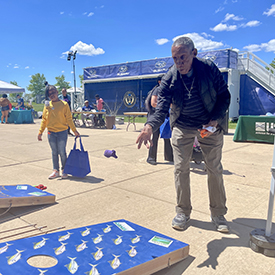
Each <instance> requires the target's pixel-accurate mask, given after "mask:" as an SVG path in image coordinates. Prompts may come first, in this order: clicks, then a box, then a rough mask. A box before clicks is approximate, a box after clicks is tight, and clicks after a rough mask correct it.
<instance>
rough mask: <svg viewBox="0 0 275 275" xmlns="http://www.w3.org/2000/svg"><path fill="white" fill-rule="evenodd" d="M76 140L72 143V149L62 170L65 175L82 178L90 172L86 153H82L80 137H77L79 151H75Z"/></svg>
mask: <svg viewBox="0 0 275 275" xmlns="http://www.w3.org/2000/svg"><path fill="white" fill-rule="evenodd" d="M76 140H77V138H75V141H74V147H73V149H72V150H71V152H70V154H69V156H68V159H67V161H66V165H65V168H64V173H65V174H70V175H72V176H74V177H79V178H84V177H85V176H86V175H88V174H89V173H90V172H91V168H90V162H89V156H88V152H87V151H84V147H83V145H82V141H81V137H79V142H80V150H79V149H76Z"/></svg>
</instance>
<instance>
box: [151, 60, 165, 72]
mask: <svg viewBox="0 0 275 275" xmlns="http://www.w3.org/2000/svg"><path fill="white" fill-rule="evenodd" d="M165 67H166V62H165V61H163V60H162V61H158V62H157V63H156V64H155V69H154V70H153V72H154V73H160V72H165V71H167V69H166V68H165Z"/></svg>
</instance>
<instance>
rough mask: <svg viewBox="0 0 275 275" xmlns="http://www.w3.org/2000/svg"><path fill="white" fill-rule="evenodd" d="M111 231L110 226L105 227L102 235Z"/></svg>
mask: <svg viewBox="0 0 275 275" xmlns="http://www.w3.org/2000/svg"><path fill="white" fill-rule="evenodd" d="M111 230H112V228H111V225H107V227H106V228H103V232H104V233H108V232H110V231H111Z"/></svg>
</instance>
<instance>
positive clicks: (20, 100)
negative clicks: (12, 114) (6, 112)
mask: <svg viewBox="0 0 275 275" xmlns="http://www.w3.org/2000/svg"><path fill="white" fill-rule="evenodd" d="M16 97H17V105H16V108H17V109H20V108H21V109H22V108H24V107H25V105H24V99H23V98H22V97H21V96H20V94H18V95H16Z"/></svg>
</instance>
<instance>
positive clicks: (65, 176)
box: [61, 170, 68, 179]
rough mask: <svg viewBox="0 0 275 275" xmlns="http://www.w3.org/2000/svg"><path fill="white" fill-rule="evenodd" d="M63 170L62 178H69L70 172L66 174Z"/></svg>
mask: <svg viewBox="0 0 275 275" xmlns="http://www.w3.org/2000/svg"><path fill="white" fill-rule="evenodd" d="M63 171H64V170H63ZM63 171H62V176H61V178H62V179H67V178H68V174H65V173H64V172H63Z"/></svg>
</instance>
